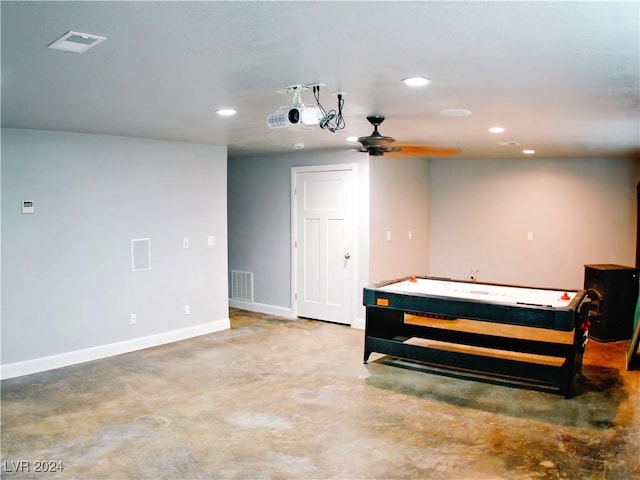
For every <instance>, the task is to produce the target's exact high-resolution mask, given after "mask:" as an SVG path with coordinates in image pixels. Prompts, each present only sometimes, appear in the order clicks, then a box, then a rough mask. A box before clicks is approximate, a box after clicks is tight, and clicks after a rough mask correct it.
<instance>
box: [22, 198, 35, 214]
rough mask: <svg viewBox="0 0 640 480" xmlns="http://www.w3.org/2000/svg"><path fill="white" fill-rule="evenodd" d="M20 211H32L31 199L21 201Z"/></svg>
mask: <svg viewBox="0 0 640 480" xmlns="http://www.w3.org/2000/svg"><path fill="white" fill-rule="evenodd" d="M22 213H33V201H31V200H23V201H22Z"/></svg>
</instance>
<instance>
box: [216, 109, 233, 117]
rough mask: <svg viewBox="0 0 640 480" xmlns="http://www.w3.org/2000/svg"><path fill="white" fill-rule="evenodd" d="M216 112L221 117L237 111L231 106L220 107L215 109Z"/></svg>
mask: <svg viewBox="0 0 640 480" xmlns="http://www.w3.org/2000/svg"><path fill="white" fill-rule="evenodd" d="M216 113H217V114H218V115H220V116H221V117H230V116H232V115H235V114H236V113H237V112H236V111H235V110H234V109H233V108H221V109H220V110H216Z"/></svg>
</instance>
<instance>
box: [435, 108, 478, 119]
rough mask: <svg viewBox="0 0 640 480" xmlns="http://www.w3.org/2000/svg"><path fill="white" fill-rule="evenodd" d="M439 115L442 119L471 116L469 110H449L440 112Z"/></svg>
mask: <svg viewBox="0 0 640 480" xmlns="http://www.w3.org/2000/svg"><path fill="white" fill-rule="evenodd" d="M440 115H442V116H444V117H468V116H469V115H471V110H465V109H464V108H449V109H447V110H442V111H441V112H440Z"/></svg>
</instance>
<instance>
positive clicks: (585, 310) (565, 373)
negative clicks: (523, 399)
mask: <svg viewBox="0 0 640 480" xmlns="http://www.w3.org/2000/svg"><path fill="white" fill-rule="evenodd" d="M409 278H410V277H406V278H403V279H397V280H392V281H387V282H382V283H379V284H376V285H374V286H371V287H366V288H365V289H364V293H363V304H364V306H365V307H366V326H365V348H364V362H365V363H367V361H368V359H369V356H370V355H371V354H372V353H373V352H378V353H381V354H385V355H390V356H393V357H400V358H405V359H409V360H415V361H419V362H422V363H425V364H428V365H430V366H433V367H436V368H438V369H442V368H444V369H451V370H455V371H457V372H465V373H467V374H469V376H470V377H471V378H474V377H478V378H486V377H487V375H488V376H489V377H490V378H494V379H501V380H502V381H505V382H506V383H514V384H520V385H527V386H530V387H533V388H542V389H552V390H554V391H557V392H558V393H562V394H564V395H565V397H567V398H569V397H570V396H571V395H572V392H573V385H574V381H575V378H576V375H577V374H578V373H579V372H580V370H581V366H582V357H583V353H584V349H585V346H586V340H587V337H588V325H589V315H590V313H591V310H590V305H589V303H590V299H589V297H588V296H587V295H586V292H585V291H584V290H577V291H573V292H572V295H573V298H572V299H571V301H570V302H568V303H567V304H566V305H564V306H561V307H551V306H545V305H531V304H514V303H501V302H493V301H483V300H478V299H468V298H455V297H444V296H441V295H432V294H429V293H428V292H417V291H412V292H403V291H393V290H388V289H386V288H385V287H388V286H389V285H392V284H394V283H399V282H404V281H406V280H408V279H409ZM414 278H415V277H414ZM418 279H425V280H429V279H433V278H432V277H418ZM435 280H440V281H442V280H444V281H446V282H453V283H464V281H460V280H450V279H435ZM479 285H492V286H498V287H501V286H502V287H509V288H513V286H507V285H500V284H487V283H485V284H479ZM516 288H518V287H516ZM522 288H529V287H522ZM543 290H544V289H543ZM405 314H410V315H421V316H426V317H430V316H434V317H437V318H450V319H458V318H459V319H469V320H476V321H480V322H487V323H488V324H487V329H486V330H487V331H486V332H482V333H478V332H466V331H457V330H454V329H451V330H449V329H443V328H433V327H430V326H428V325H416V324H414V323H408V322H406V321H405ZM490 323H503V324H510V325H518V326H525V327H534V328H539V329H548V330H557V331H564V332H573V335H572V339H573V341H572V342H571V343H561V342H556V341H544V340H536V339H527V338H511V337H508V336H507V337H505V336H502V335H494V334H492V333H490V331H491V330H492V328H491V327H490V325H489V324H490ZM415 338H417V339H426V340H435V341H437V342H447V343H449V344H459V345H466V346H472V347H483V348H488V349H497V350H502V351H509V352H518V353H524V354H533V355H542V356H548V357H554V358H559V359H561V360H562V362H561V365H560V366H555V365H549V364H545V363H537V362H531V361H525V360H514V359H512V358H509V359H505V358H496V357H494V356H490V355H485V354H478V353H468V352H460V351H455V350H450V349H449V350H448V349H442V348H437V347H432V346H425V345H415V344H411V343H407V341H408V340H410V339H415Z"/></svg>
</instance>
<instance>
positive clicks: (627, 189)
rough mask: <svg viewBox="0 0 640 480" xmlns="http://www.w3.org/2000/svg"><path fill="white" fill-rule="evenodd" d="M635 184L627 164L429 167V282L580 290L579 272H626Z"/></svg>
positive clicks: (444, 163) (454, 163) (631, 252)
mask: <svg viewBox="0 0 640 480" xmlns="http://www.w3.org/2000/svg"><path fill="white" fill-rule="evenodd" d="M634 177H635V165H634V163H633V161H631V160H606V159H583V160H576V159H556V160H550V159H513V160H475V161H472V160H455V159H443V160H432V161H431V274H432V275H434V276H443V277H451V278H462V279H466V278H467V277H468V275H469V272H470V271H471V270H479V274H478V279H479V280H480V281H489V282H498V283H513V284H520V285H531V286H541V287H556V288H581V287H582V285H583V279H584V267H583V265H584V264H589V263H614V264H621V265H628V266H634V265H635V238H636V237H635V235H636V212H635V209H636V207H635V204H636V200H635V198H636V193H635V185H636V182H635V181H634ZM528 232H531V233H532V235H533V240H528V239H527V238H528V237H527V234H528Z"/></svg>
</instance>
